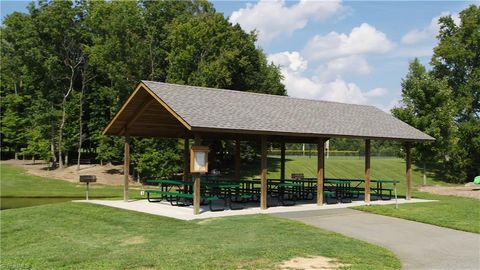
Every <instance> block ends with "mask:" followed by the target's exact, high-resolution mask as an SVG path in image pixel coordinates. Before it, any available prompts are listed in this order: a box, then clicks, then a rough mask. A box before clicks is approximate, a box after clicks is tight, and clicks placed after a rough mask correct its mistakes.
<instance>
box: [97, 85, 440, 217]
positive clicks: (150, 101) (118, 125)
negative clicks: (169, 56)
mask: <svg viewBox="0 0 480 270" xmlns="http://www.w3.org/2000/svg"><path fill="white" fill-rule="evenodd" d="M103 133H104V134H105V135H112V136H124V137H125V156H124V174H125V178H124V200H125V201H128V174H129V164H130V145H129V138H130V137H131V136H138V137H162V138H183V139H184V140H185V144H184V145H185V149H184V174H183V175H184V176H183V177H184V180H186V179H187V172H188V169H189V166H188V159H189V156H188V155H189V140H190V139H194V144H195V145H201V144H202V139H207V138H208V139H225V140H235V142H236V153H235V175H236V177H237V178H239V176H240V141H258V142H259V143H260V144H261V164H260V178H261V196H260V206H261V208H262V209H266V208H267V142H277V143H280V145H281V166H280V171H281V173H280V175H281V176H280V178H281V179H282V180H283V179H285V143H287V142H288V143H313V144H317V149H318V151H317V153H318V157H317V158H318V162H317V164H318V166H317V204H318V205H322V204H323V180H324V149H325V142H326V141H327V140H328V139H330V138H332V137H344V138H355V139H363V140H365V191H364V193H365V202H366V203H369V202H370V141H371V140H372V139H381V140H397V141H402V142H403V143H404V145H405V150H406V183H407V193H406V199H407V200H408V199H410V198H411V196H412V172H411V155H410V148H411V143H412V142H418V141H420V142H421V141H424V142H426V141H433V140H434V138H432V137H430V136H429V135H427V134H425V133H423V132H421V131H419V130H417V129H415V128H414V127H412V126H410V125H408V124H406V123H404V122H402V121H400V120H398V119H396V118H395V117H393V116H392V115H390V114H388V113H385V112H383V111H382V110H380V109H378V108H375V107H373V106H366V105H354V104H345V103H338V102H327V101H318V100H306V99H298V98H292V97H286V96H274V95H267V94H259V93H252V92H241V91H233V90H224V89H214V88H205V87H196V86H186V85H176V84H167V83H160V82H153V81H141V82H140V83H139V84H138V86H137V87H136V89H135V91H134V92H133V93H132V94H131V95H130V97H129V98H128V99H127V101H126V102H125V103H124V104H123V106H122V107H121V109H120V111H119V112H118V113H117V114H116V115H115V117H114V118H113V119H112V120H111V121H110V123H109V124H108V126H107V127H106V128H105V130H104V132H103ZM193 194H194V195H193V197H194V213H195V214H198V213H199V207H200V176H197V177H195V182H194V193H193Z"/></svg>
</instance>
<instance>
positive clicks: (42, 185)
mask: <svg viewBox="0 0 480 270" xmlns="http://www.w3.org/2000/svg"><path fill="white" fill-rule="evenodd" d="M0 172H1V176H2V181H1V183H0V188H1V190H0V194H1V197H56V198H59V197H74V198H78V197H80V198H82V197H85V184H80V183H71V182H68V181H61V180H58V179H50V178H45V177H40V176H34V175H30V174H28V173H27V172H26V171H25V170H24V169H23V168H20V167H17V166H13V165H5V164H0ZM90 190H91V196H92V197H120V196H122V194H123V187H121V186H105V185H98V184H93V185H91V186H90Z"/></svg>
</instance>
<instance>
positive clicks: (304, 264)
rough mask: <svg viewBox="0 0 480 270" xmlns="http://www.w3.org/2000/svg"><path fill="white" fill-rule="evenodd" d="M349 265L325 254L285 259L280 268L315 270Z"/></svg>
mask: <svg viewBox="0 0 480 270" xmlns="http://www.w3.org/2000/svg"><path fill="white" fill-rule="evenodd" d="M345 266H348V265H347V264H342V263H339V262H338V261H336V260H335V259H332V258H327V257H323V256H315V257H296V258H293V259H291V260H289V261H285V262H283V263H282V264H280V265H279V266H278V269H292V270H293V269H295V270H297V269H298V270H314V269H338V268H340V267H345Z"/></svg>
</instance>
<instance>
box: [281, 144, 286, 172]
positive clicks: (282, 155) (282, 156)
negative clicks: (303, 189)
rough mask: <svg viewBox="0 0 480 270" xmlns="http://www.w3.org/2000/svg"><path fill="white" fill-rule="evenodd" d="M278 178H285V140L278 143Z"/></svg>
mask: <svg viewBox="0 0 480 270" xmlns="http://www.w3.org/2000/svg"><path fill="white" fill-rule="evenodd" d="M280 180H281V181H283V180H285V142H281V143H280Z"/></svg>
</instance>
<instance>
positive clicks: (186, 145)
mask: <svg viewBox="0 0 480 270" xmlns="http://www.w3.org/2000/svg"><path fill="white" fill-rule="evenodd" d="M189 170H190V140H189V139H188V138H185V140H184V142H183V176H182V180H183V181H187V180H188V173H189Z"/></svg>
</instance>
